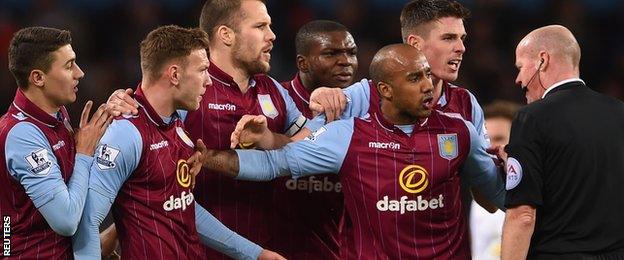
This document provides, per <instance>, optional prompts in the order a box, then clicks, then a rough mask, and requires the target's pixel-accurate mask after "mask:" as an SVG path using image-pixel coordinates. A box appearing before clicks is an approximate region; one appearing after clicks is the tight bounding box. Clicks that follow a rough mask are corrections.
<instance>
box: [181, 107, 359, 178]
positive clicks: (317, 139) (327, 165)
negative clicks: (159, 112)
mask: <svg viewBox="0 0 624 260" xmlns="http://www.w3.org/2000/svg"><path fill="white" fill-rule="evenodd" d="M352 134H353V119H349V120H341V121H336V122H332V123H330V124H328V125H327V126H324V127H321V128H320V129H319V130H317V131H316V132H314V133H313V134H311V135H310V136H309V137H308V138H306V140H303V141H300V142H294V143H290V144H288V145H287V146H285V147H284V148H282V149H278V150H270V151H259V150H229V151H215V150H208V149H206V146H205V145H204V143H203V142H202V141H201V140H198V141H197V144H196V145H195V149H196V152H195V153H194V154H193V155H192V156H191V158H189V160H187V161H188V163H189V164H191V165H192V166H191V173H193V174H194V173H195V172H199V170H200V169H201V167H200V166H199V165H201V166H203V167H204V168H207V169H209V170H212V171H217V172H220V173H223V174H225V175H227V176H230V177H234V178H236V179H239V180H248V181H269V180H273V179H275V178H277V177H281V176H286V175H290V174H292V175H293V176H296V177H299V176H306V175H313V174H322V173H338V171H339V170H340V167H341V166H342V162H343V161H344V158H345V156H346V152H347V149H348V147H349V143H350V142H351V136H352ZM197 162H199V163H197Z"/></svg>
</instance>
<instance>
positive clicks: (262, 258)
mask: <svg viewBox="0 0 624 260" xmlns="http://www.w3.org/2000/svg"><path fill="white" fill-rule="evenodd" d="M258 260H286V258H284V257H283V256H281V255H279V254H278V253H275V252H273V251H271V250H266V249H262V252H260V255H259V256H258Z"/></svg>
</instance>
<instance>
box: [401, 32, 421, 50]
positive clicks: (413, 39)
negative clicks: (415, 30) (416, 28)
mask: <svg viewBox="0 0 624 260" xmlns="http://www.w3.org/2000/svg"><path fill="white" fill-rule="evenodd" d="M424 42H425V39H423V38H422V37H420V36H418V35H415V34H410V35H408V36H407V39H406V41H405V43H407V44H409V45H411V46H412V47H415V48H416V49H418V50H422V46H423V43H424Z"/></svg>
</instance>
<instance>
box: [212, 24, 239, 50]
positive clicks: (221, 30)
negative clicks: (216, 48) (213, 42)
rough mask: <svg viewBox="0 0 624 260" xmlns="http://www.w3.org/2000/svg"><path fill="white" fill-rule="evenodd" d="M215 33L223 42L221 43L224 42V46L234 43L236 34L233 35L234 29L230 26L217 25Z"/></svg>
mask: <svg viewBox="0 0 624 260" xmlns="http://www.w3.org/2000/svg"><path fill="white" fill-rule="evenodd" d="M216 34H217V39H219V40H220V41H221V42H223V44H225V45H226V46H231V45H232V44H233V43H234V40H235V39H236V36H235V35H234V30H232V29H231V28H230V27H227V26H225V25H221V26H219V27H217V33H216Z"/></svg>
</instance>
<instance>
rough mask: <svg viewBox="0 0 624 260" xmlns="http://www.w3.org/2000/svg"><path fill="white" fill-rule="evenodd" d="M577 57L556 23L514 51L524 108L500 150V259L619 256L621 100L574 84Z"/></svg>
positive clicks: (623, 227) (622, 246) (623, 163)
mask: <svg viewBox="0 0 624 260" xmlns="http://www.w3.org/2000/svg"><path fill="white" fill-rule="evenodd" d="M580 57H581V54H580V47H579V45H578V43H577V41H576V39H575V38H574V35H572V33H571V32H570V31H569V30H568V29H567V28H565V27H563V26H558V25H553V26H546V27H542V28H539V29H536V30H534V31H532V32H531V33H529V34H528V35H527V36H525V37H524V38H523V39H522V41H520V43H519V44H518V47H517V48H516V66H517V67H518V69H519V73H518V77H517V78H516V83H517V84H519V85H521V86H522V89H523V90H524V91H526V94H525V95H526V98H527V102H528V103H529V105H527V106H526V107H524V108H522V109H521V110H520V111H519V112H518V114H517V115H516V117H515V118H514V121H513V123H512V129H511V138H510V143H509V145H508V146H507V147H506V152H507V153H508V156H509V157H508V159H507V164H506V170H507V183H506V188H507V190H508V191H507V197H506V205H505V206H506V207H507V214H506V217H505V224H504V227H503V241H502V258H503V259H504V260H506V259H525V258H528V259H624V210H623V209H624V103H622V102H621V101H618V100H616V99H614V98H611V97H608V96H605V95H602V94H599V93H597V92H595V91H593V90H591V89H590V88H589V87H588V86H587V85H586V84H585V82H583V81H582V80H581V79H579V61H580Z"/></svg>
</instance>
